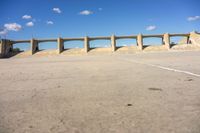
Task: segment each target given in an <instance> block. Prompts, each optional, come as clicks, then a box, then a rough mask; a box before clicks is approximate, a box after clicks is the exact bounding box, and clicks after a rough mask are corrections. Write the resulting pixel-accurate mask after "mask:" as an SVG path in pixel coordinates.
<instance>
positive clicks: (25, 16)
mask: <svg viewBox="0 0 200 133" xmlns="http://www.w3.org/2000/svg"><path fill="white" fill-rule="evenodd" d="M31 18H32V17H31V16H30V15H24V16H22V19H31Z"/></svg>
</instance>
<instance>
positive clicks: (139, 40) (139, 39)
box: [137, 34, 143, 50]
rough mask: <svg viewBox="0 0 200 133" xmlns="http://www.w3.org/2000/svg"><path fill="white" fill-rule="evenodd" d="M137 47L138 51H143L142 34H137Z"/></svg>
mask: <svg viewBox="0 0 200 133" xmlns="http://www.w3.org/2000/svg"><path fill="white" fill-rule="evenodd" d="M137 46H138V47H139V49H140V50H143V38H142V34H139V35H138V36H137Z"/></svg>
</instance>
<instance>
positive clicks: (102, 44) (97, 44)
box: [89, 38, 111, 49]
mask: <svg viewBox="0 0 200 133" xmlns="http://www.w3.org/2000/svg"><path fill="white" fill-rule="evenodd" d="M89 46H90V49H95V48H110V47H111V40H110V38H109V39H107V38H105V39H90V41H89Z"/></svg>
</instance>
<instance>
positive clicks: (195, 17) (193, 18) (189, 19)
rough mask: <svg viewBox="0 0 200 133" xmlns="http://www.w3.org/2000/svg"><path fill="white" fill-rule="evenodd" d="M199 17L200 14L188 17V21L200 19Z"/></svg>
mask: <svg viewBox="0 0 200 133" xmlns="http://www.w3.org/2000/svg"><path fill="white" fill-rule="evenodd" d="M199 19H200V16H191V17H188V18H187V20H188V21H196V20H199Z"/></svg>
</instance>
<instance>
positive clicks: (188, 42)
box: [186, 36, 190, 44]
mask: <svg viewBox="0 0 200 133" xmlns="http://www.w3.org/2000/svg"><path fill="white" fill-rule="evenodd" d="M186 43H187V44H190V36H187V42H186Z"/></svg>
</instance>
